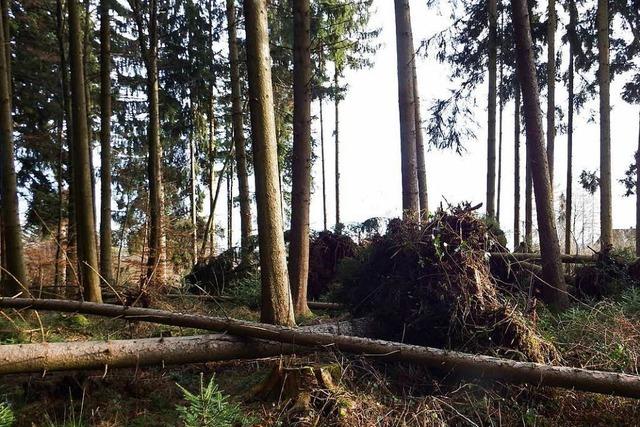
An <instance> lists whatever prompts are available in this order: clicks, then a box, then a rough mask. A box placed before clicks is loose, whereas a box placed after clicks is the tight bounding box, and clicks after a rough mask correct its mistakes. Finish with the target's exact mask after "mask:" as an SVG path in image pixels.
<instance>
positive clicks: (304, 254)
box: [289, 0, 311, 316]
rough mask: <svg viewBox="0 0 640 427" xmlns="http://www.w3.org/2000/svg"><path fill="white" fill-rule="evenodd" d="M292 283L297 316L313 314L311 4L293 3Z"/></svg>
mask: <svg viewBox="0 0 640 427" xmlns="http://www.w3.org/2000/svg"><path fill="white" fill-rule="evenodd" d="M292 169H293V172H292V175H293V181H292V189H291V236H290V243H289V284H290V286H291V295H292V297H293V306H294V309H295V313H296V315H297V316H302V315H306V314H308V313H309V307H308V306H307V281H308V279H309V203H310V201H311V5H310V2H309V0H298V1H295V2H293V163H292Z"/></svg>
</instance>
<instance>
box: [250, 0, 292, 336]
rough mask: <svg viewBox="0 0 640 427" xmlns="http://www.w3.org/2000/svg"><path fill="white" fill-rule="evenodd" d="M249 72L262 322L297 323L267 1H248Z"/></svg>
mask: <svg viewBox="0 0 640 427" xmlns="http://www.w3.org/2000/svg"><path fill="white" fill-rule="evenodd" d="M244 15H245V22H246V23H247V25H246V37H247V71H248V77H249V95H250V96H249V99H250V102H249V105H250V108H251V142H252V144H253V159H254V170H255V177H256V205H257V207H258V238H259V245H260V272H261V274H260V278H261V281H262V310H261V319H262V321H264V322H266V323H274V324H280V325H293V324H295V318H294V311H293V304H292V301H291V294H290V292H289V283H288V277H287V260H286V250H285V245H284V232H283V229H282V215H281V205H280V194H279V193H280V192H279V190H278V185H279V184H278V182H279V181H278V154H277V151H278V147H277V141H276V129H275V117H274V116H275V115H274V110H273V87H272V85H271V58H270V55H269V29H268V25H267V2H266V0H244Z"/></svg>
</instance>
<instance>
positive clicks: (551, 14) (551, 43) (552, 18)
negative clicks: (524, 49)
mask: <svg viewBox="0 0 640 427" xmlns="http://www.w3.org/2000/svg"><path fill="white" fill-rule="evenodd" d="M556 21H557V18H556V0H548V2H547V161H548V162H549V178H550V180H551V193H552V194H553V158H554V151H555V137H556V25H557V22H556ZM552 202H553V199H552Z"/></svg>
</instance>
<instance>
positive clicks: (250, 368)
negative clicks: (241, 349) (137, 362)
mask: <svg viewBox="0 0 640 427" xmlns="http://www.w3.org/2000/svg"><path fill="white" fill-rule="evenodd" d="M255 285H256V286H255V287H254V289H255V288H257V284H255ZM255 298H256V296H255V295H245V298H244V299H243V298H237V299H236V301H238V300H240V301H241V302H240V303H237V302H236V303H230V302H224V303H218V302H203V301H200V300H198V299H195V298H183V299H180V298H177V299H176V298H171V299H168V298H158V299H156V300H154V301H153V304H152V306H153V307H155V308H161V309H167V310H172V311H176V312H188V313H201V314H208V315H227V316H231V317H235V318H241V319H247V320H257V318H258V313H257V311H256V310H255V308H256V301H257V300H256V299H255ZM5 314H6V316H5V317H2V318H0V343H1V344H11V343H37V342H43V341H47V342H55V341H74V340H76V341H82V340H100V339H129V338H140V337H158V336H169V335H171V336H180V335H193V334H198V333H202V331H197V330H189V329H185V328H176V327H170V326H160V325H154V324H149V323H142V322H140V323H136V322H126V321H122V320H113V319H102V318H94V317H85V316H81V315H63V314H52V313H39V316H35V315H28V314H27V313H26V312H23V313H17V312H15V311H6V312H5ZM345 315H346V313H336V312H331V313H329V312H320V311H318V312H317V313H316V315H315V316H314V317H312V318H309V319H307V321H306V323H320V322H323V321H327V320H329V319H335V318H337V317H344V316H345ZM537 328H538V330H539V332H540V333H541V334H542V335H543V336H544V337H545V338H547V339H549V340H550V341H551V342H553V343H554V344H555V345H556V346H557V348H558V349H560V351H561V353H562V359H563V364H566V365H570V366H579V367H585V368H590V369H601V370H609V371H618V372H628V373H634V374H637V373H638V362H639V361H640V290H638V289H635V288H631V289H627V290H625V291H624V292H623V293H622V294H621V295H619V296H617V297H615V298H612V299H605V300H602V301H600V302H598V303H595V304H592V305H588V304H580V305H578V306H576V307H574V308H572V309H570V310H568V311H565V312H564V313H562V314H561V315H559V316H553V315H551V314H548V313H542V314H541V315H540V317H539V318H538V320H537ZM278 365H284V366H300V365H303V366H306V365H310V366H317V365H321V366H332V367H336V366H337V367H338V369H332V375H333V377H334V386H333V387H331V388H330V389H325V390H317V391H314V392H313V393H312V395H311V400H310V402H309V404H308V408H306V411H305V413H304V414H303V415H304V416H302V417H300V416H298V417H297V418H296V419H295V421H294V419H293V418H292V415H291V414H292V405H291V402H288V401H285V400H286V399H282V398H271V399H266V400H265V399H259V398H257V395H256V393H255V390H256V385H258V384H261V383H262V382H263V381H264V379H265V378H267V377H268V376H269V374H270V372H271V371H272V370H273V369H274V366H278ZM212 379H213V380H212ZM210 381H213V382H212V383H211V384H212V385H214V386H217V387H219V391H220V394H219V395H216V394H215V393H214V394H213V398H211V399H209V401H208V403H205V404H204V405H203V404H202V403H203V402H202V401H201V400H199V399H198V398H197V396H201V395H202V393H201V391H203V390H206V387H207V385H208V384H209V383H210ZM183 389H185V390H187V391H189V392H191V393H193V394H194V396H196V397H195V398H194V397H193V396H192V397H191V398H190V397H189V396H188V395H187V394H185V391H184V390H183ZM2 400H4V401H5V402H7V403H8V407H10V411H11V412H12V413H13V415H14V416H15V424H14V425H16V426H174V425H207V424H204V422H201V421H198V417H199V416H201V415H202V414H204V413H205V412H206V411H207V410H208V411H213V412H215V410H218V409H220V408H222V410H223V412H224V411H227V412H228V414H231V416H232V418H235V424H229V425H255V426H272V425H343V426H374V425H381V426H422V425H424V426H431V425H443V426H444V425H496V426H500V425H505V426H508V425H526V426H538V425H540V426H545V425H609V426H611V425H634V424H636V423H637V420H638V419H640V401H638V400H635V399H625V398H618V397H611V396H604V395H598V394H593V393H581V392H574V391H570V390H563V389H554V388H539V387H533V386H512V385H505V384H500V383H497V382H480V381H468V380H460V379H458V378H454V377H452V376H449V377H447V378H442V377H439V376H437V375H434V374H432V373H430V371H429V370H427V369H423V368H417V367H415V366H411V365H404V364H398V363H393V364H382V363H379V362H371V361H370V360H366V359H363V358H361V357H356V356H353V355H347V354H338V353H331V354H328V353H325V354H314V355H308V356H304V357H286V358H281V357H277V358H269V359H261V360H248V361H233V362H216V363H206V364H191V365H187V366H166V367H153V368H139V369H110V370H109V371H108V372H103V371H99V372H98V371H93V372H66V373H46V375H43V374H33V375H13V376H5V377H3V378H2V379H0V401H2ZM207 405H208V407H207ZM179 406H182V407H183V408H184V409H182V410H181V409H179ZM202 406H205V408H203V407H202ZM216 408H217V409H216ZM0 413H1V411H0ZM228 414H227V415H228ZM1 419H2V418H1V415H0V420H1ZM1 424H2V422H1V421H0V425H1ZM209 425H225V424H209Z"/></svg>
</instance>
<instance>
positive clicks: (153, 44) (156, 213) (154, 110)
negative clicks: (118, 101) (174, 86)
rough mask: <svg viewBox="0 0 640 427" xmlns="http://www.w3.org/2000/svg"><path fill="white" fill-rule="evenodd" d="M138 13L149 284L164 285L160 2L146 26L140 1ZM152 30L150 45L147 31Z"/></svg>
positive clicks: (152, 3)
mask: <svg viewBox="0 0 640 427" xmlns="http://www.w3.org/2000/svg"><path fill="white" fill-rule="evenodd" d="M129 4H130V5H131V8H132V10H133V12H134V18H135V20H136V26H137V29H138V44H139V46H140V56H141V57H142V59H143V62H144V64H145V68H146V71H147V82H146V83H147V88H146V89H147V102H148V103H149V107H148V108H149V123H148V130H147V138H148V145H149V147H148V148H149V158H148V161H147V173H148V177H149V256H148V257H147V272H146V283H147V284H151V285H161V284H164V283H165V281H166V275H165V274H166V272H165V263H166V239H165V234H164V220H163V216H164V191H163V188H162V145H161V144H160V112H159V99H158V3H157V0H150V1H149V5H148V7H149V20H148V25H145V24H146V23H145V20H144V18H143V12H142V10H141V9H140V8H141V5H140V2H138V1H137V0H131V1H130V2H129ZM147 27H148V29H149V30H148V31H149V41H148V43H147V40H146V36H145V32H144V30H145V28H147Z"/></svg>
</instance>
